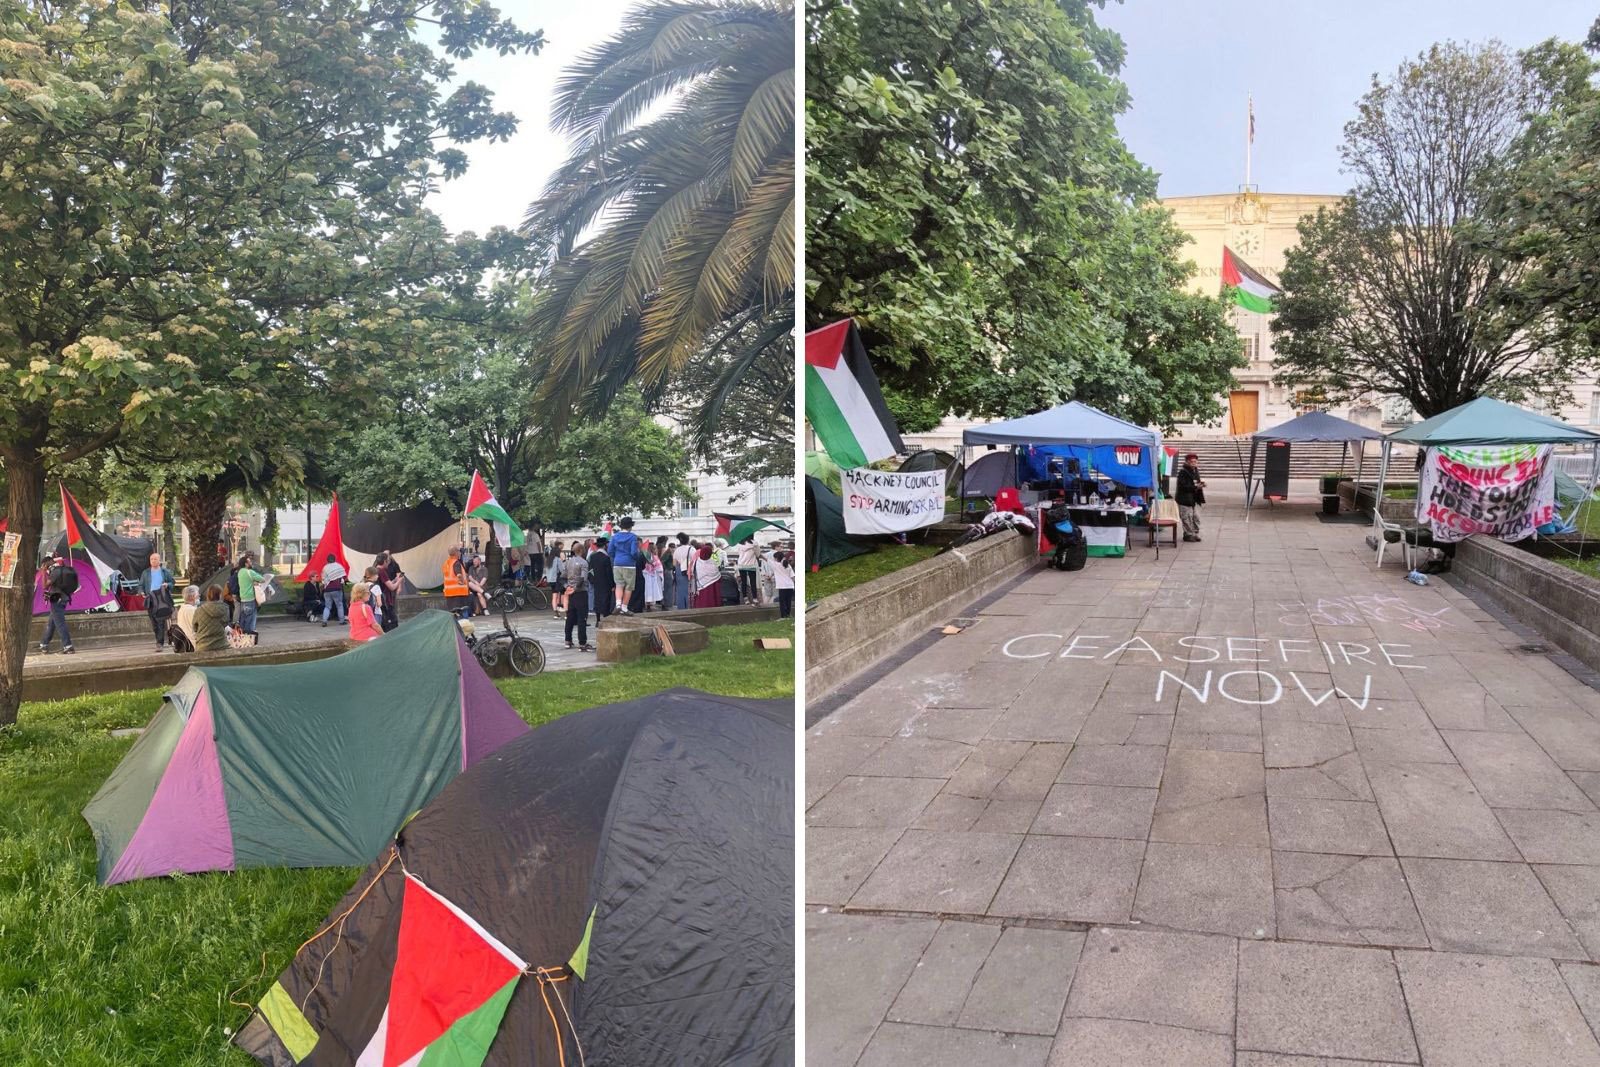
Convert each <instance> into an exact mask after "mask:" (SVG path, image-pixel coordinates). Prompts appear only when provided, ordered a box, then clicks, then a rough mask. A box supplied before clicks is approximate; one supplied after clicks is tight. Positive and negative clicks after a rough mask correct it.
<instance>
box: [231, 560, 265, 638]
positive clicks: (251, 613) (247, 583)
mask: <svg viewBox="0 0 1600 1067" xmlns="http://www.w3.org/2000/svg"><path fill="white" fill-rule="evenodd" d="M265 580H266V579H265V577H264V576H263V575H262V574H261V572H260V571H258V570H256V569H255V567H253V566H252V565H251V559H250V554H249V553H245V554H244V555H242V556H240V557H239V619H238V624H239V629H241V630H243V631H244V632H245V633H247V634H249V635H250V638H251V643H252V644H259V643H260V641H261V635H260V634H258V633H256V609H257V605H256V586H258V585H261V584H262V583H263V582H264V581H265Z"/></svg>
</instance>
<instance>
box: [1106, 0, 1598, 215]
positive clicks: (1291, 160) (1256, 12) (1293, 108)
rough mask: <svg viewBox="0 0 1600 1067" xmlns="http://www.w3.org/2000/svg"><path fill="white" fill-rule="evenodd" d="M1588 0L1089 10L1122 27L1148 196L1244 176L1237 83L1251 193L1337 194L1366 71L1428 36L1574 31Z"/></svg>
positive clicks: (1130, 132) (1232, 184)
mask: <svg viewBox="0 0 1600 1067" xmlns="http://www.w3.org/2000/svg"><path fill="white" fill-rule="evenodd" d="M1596 15H1600V5H1596V4H1595V3H1594V2H1593V0H1589V2H1587V3H1576V2H1572V0H1522V2H1520V3H1505V2H1504V0H1499V2H1490V0H1388V2H1382V3H1380V2H1374V0H1343V2H1339V3H1329V2H1327V0H1317V2H1310V0H1288V2H1286V3H1278V4H1267V5H1262V4H1260V3H1245V2H1242V0H1206V2H1204V3H1201V2H1197V0H1129V2H1128V3H1125V4H1116V3H1112V4H1109V5H1108V6H1107V7H1106V9H1105V10H1104V11H1103V12H1101V13H1100V15H1099V18H1100V20H1101V22H1102V23H1103V24H1104V25H1106V26H1109V27H1111V28H1112V29H1114V30H1116V31H1117V32H1118V33H1120V34H1121V35H1122V39H1123V41H1124V43H1125V44H1126V45H1127V53H1128V60H1127V65H1126V66H1125V67H1124V68H1123V79H1124V81H1126V83H1127V85H1128V90H1129V92H1130V93H1131V94H1132V96H1133V106H1132V107H1131V108H1130V109H1129V110H1128V112H1127V113H1126V114H1124V115H1123V117H1122V121H1121V123H1120V124H1119V125H1120V127H1121V130H1122V134H1123V137H1124V138H1125V139H1126V141H1127V142H1128V146H1129V147H1130V148H1132V149H1133V152H1134V154H1135V155H1136V156H1138V157H1139V159H1140V160H1141V161H1143V162H1144V163H1145V164H1146V165H1147V166H1150V167H1153V168H1154V169H1155V170H1156V171H1157V172H1158V173H1159V174H1160V175H1161V190H1160V191H1161V195H1162V196H1186V195H1197V194H1203V193H1226V192H1233V191H1234V190H1235V189H1236V188H1237V187H1238V186H1239V184H1240V183H1241V182H1243V181H1244V132H1245V98H1246V94H1248V93H1252V92H1253V93H1254V94H1255V111H1256V140H1255V147H1254V152H1253V158H1252V165H1251V181H1252V182H1254V183H1255V184H1256V185H1259V186H1260V187H1261V190H1262V191H1263V192H1280V193H1340V192H1344V191H1345V189H1346V188H1348V186H1349V182H1348V181H1347V180H1346V178H1345V177H1344V175H1342V174H1341V173H1340V171H1339V156H1338V146H1339V141H1340V139H1341V137H1342V133H1343V129H1344V124H1345V122H1347V121H1348V120H1349V119H1350V118H1351V116H1352V115H1353V114H1354V111H1355V108H1354V105H1355V101H1356V100H1357V98H1359V97H1360V96H1361V95H1362V94H1363V93H1364V92H1366V90H1367V87H1368V85H1369V84H1370V79H1371V76H1372V75H1373V74H1374V73H1379V74H1382V75H1387V74H1389V73H1392V72H1393V71H1394V69H1395V67H1396V66H1398V65H1399V63H1400V62H1401V60H1403V59H1405V58H1407V57H1408V56H1413V55H1415V54H1416V53H1418V52H1420V51H1421V50H1423V49H1424V48H1426V47H1427V46H1428V45H1430V44H1432V43H1434V42H1436V41H1440V40H1446V39H1451V40H1456V41H1472V42H1478V41H1485V40H1489V39H1491V38H1499V39H1500V40H1502V41H1504V42H1505V43H1506V44H1508V45H1510V46H1512V47H1514V48H1522V47H1526V46H1528V45H1531V44H1535V43H1537V42H1539V41H1542V40H1544V39H1545V38H1547V37H1561V38H1563V39H1565V40H1569V41H1582V40H1583V38H1584V36H1585V34H1587V33H1588V31H1589V26H1590V24H1591V23H1592V22H1593V21H1594V19H1595V17H1596Z"/></svg>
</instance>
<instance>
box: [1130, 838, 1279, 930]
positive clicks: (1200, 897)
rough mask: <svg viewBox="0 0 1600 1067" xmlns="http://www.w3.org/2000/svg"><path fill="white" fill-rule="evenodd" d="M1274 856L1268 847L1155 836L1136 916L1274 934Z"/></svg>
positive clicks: (1181, 926) (1176, 925)
mask: <svg viewBox="0 0 1600 1067" xmlns="http://www.w3.org/2000/svg"><path fill="white" fill-rule="evenodd" d="M1273 912H1274V908H1273V899H1272V859H1271V854H1270V853H1269V851H1268V850H1267V849H1264V848H1239V847H1230V846H1220V845H1184V844H1169V843H1165V842H1159V841H1152V842H1151V843H1150V845H1149V846H1148V848H1147V849H1146V851H1145V861H1144V869H1143V870H1142V872H1141V873H1140V875H1139V891H1138V894H1137V896H1136V898H1135V900H1134V906H1133V916H1134V918H1136V919H1139V920H1141V921H1142V922H1147V923H1154V924H1156V925H1159V926H1165V927H1171V928H1173V929H1177V930H1189V931H1202V932H1209V933H1219V934H1232V935H1234V936H1235V937H1254V936H1256V932H1257V931H1261V932H1262V936H1264V937H1271V936H1273V931H1274V928H1275V923H1274V919H1273Z"/></svg>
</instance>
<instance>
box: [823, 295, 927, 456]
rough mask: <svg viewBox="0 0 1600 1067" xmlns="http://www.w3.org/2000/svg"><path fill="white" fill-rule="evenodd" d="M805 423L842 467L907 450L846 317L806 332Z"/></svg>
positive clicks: (859, 340) (875, 376)
mask: <svg viewBox="0 0 1600 1067" xmlns="http://www.w3.org/2000/svg"><path fill="white" fill-rule="evenodd" d="M806 419H807V420H808V421H809V422H810V423H811V428H812V429H813V430H815V431H816V433H817V439H818V440H820V441H821V442H822V448H823V450H824V451H825V452H827V453H828V455H829V456H831V457H832V458H833V461H834V462H835V463H837V464H838V465H839V466H841V467H865V466H866V465H867V464H869V463H871V462H873V461H874V460H879V459H887V458H888V457H890V456H893V455H896V454H898V453H901V452H904V451H905V450H906V446H905V444H904V443H903V442H902V441H901V440H900V429H899V427H898V426H896V425H895V421H894V416H893V415H891V414H889V408H888V405H886V404H885V403H884V402H883V392H882V390H880V389H879V388H878V377H877V375H875V374H873V373H872V364H871V363H868V362H867V350H866V347H865V346H864V345H862V343H861V334H860V333H858V332H857V331H856V324H855V322H854V321H853V320H851V319H840V320H839V321H838V322H836V323H834V324H833V325H831V326H824V327H822V329H820V330H813V331H811V332H810V333H808V334H806Z"/></svg>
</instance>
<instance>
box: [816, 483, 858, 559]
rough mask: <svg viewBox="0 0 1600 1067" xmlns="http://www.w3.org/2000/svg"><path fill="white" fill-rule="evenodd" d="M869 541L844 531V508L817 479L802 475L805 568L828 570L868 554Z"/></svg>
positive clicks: (832, 492) (834, 495) (830, 490)
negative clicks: (836, 564) (851, 558)
mask: <svg viewBox="0 0 1600 1067" xmlns="http://www.w3.org/2000/svg"><path fill="white" fill-rule="evenodd" d="M872 541H873V539H872V538H868V537H852V536H850V535H849V534H847V533H845V532H844V505H843V504H842V503H841V502H840V500H839V494H838V493H835V492H834V491H833V490H832V489H829V488H828V487H827V486H826V485H824V484H823V483H822V481H821V479H818V478H813V477H811V476H810V475H807V476H806V567H807V568H809V569H811V570H816V569H817V568H818V567H831V566H833V565H834V564H835V563H838V562H839V561H841V560H846V559H849V558H850V557H851V556H859V555H861V554H862V553H863V552H871V551H872Z"/></svg>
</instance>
